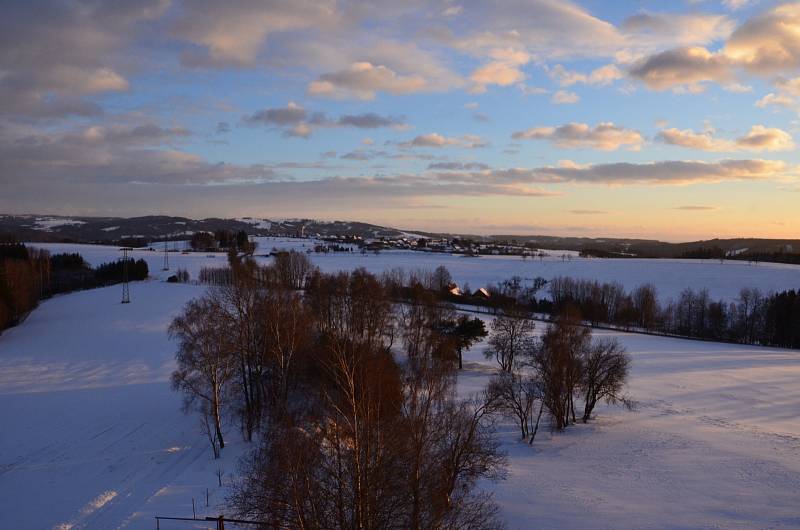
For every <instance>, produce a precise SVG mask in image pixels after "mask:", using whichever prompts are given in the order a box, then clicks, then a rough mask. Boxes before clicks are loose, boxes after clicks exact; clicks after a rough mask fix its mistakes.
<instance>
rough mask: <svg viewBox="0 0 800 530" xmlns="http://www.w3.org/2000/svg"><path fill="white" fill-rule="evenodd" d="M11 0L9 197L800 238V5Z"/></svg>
mask: <svg viewBox="0 0 800 530" xmlns="http://www.w3.org/2000/svg"><path fill="white" fill-rule="evenodd" d="M2 9H3V16H2V17H0V190H2V191H0V213H10V214H22V213H39V214H60V215H97V216H136V215H146V214H168V215H185V216H190V217H194V218H204V217H212V216H213V217H243V216H250V217H262V218H271V219H275V218H287V217H290V218H296V217H302V218H313V219H320V220H354V221H365V222H372V223H376V224H382V225H386V226H393V227H399V228H405V229H417V230H430V231H437V232H453V233H473V234H550V235H581V236H590V237H614V236H616V237H646V238H659V239H663V240H668V241H679V240H690V239H700V238H704V239H705V238H712V237H737V236H742V237H775V238H796V237H800V207H798V205H800V165H799V164H800V156H798V154H797V149H796V143H795V142H796V141H800V137H799V138H798V139H795V137H796V136H798V133H800V122H799V121H798V116H799V112H800V3H782V2H771V1H768V0H722V1H717V0H685V1H675V2H661V1H646V0H645V1H638V2H632V1H631V2H626V1H622V0H620V1H614V2H608V1H603V0H584V1H573V2H570V1H567V0H494V1H493V0H480V1H466V0H465V1H460V0H438V1H417V0H407V1H404V2H398V1H397V0H377V1H369V2H363V1H360V0H352V1H336V0H314V1H310V0H228V1H226V2H218V1H216V0H192V1H189V0H141V1H138V2H103V1H98V0H70V1H38V0H23V1H18V2H15V1H13V0H6V1H5V2H3V8H2Z"/></svg>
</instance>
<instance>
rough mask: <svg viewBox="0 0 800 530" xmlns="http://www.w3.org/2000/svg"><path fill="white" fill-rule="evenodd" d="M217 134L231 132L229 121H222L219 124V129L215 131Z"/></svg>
mask: <svg viewBox="0 0 800 530" xmlns="http://www.w3.org/2000/svg"><path fill="white" fill-rule="evenodd" d="M215 131H216V133H217V134H225V133H229V132H231V124H230V123H228V122H227V121H221V122H219V123H217V128H216V129H215Z"/></svg>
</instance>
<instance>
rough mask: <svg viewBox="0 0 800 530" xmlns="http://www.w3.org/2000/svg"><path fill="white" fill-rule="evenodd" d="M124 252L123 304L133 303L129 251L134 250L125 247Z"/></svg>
mask: <svg viewBox="0 0 800 530" xmlns="http://www.w3.org/2000/svg"><path fill="white" fill-rule="evenodd" d="M120 250H121V251H122V303H123V304H130V303H131V287H130V281H129V278H128V263H129V260H128V251H129V250H133V249H132V248H131V247H123V248H121V249H120Z"/></svg>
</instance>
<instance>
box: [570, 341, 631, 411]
mask: <svg viewBox="0 0 800 530" xmlns="http://www.w3.org/2000/svg"><path fill="white" fill-rule="evenodd" d="M629 366H630V357H629V356H628V354H627V353H626V352H625V348H623V347H622V345H621V344H620V343H619V342H618V341H617V340H614V339H612V340H595V341H593V342H592V345H591V346H590V347H589V348H588V349H587V350H586V351H585V352H584V355H583V363H582V369H583V374H582V378H581V390H582V393H583V402H584V406H583V418H582V419H583V422H584V423H586V422H587V421H589V419H590V418H591V416H592V411H593V410H594V407H595V405H597V402H598V401H600V400H605V401H606V402H608V403H622V404H623V405H625V406H626V407H629V408H630V407H631V405H632V403H631V400H630V399H629V398H628V397H627V396H625V395H623V394H622V389H623V387H624V386H625V381H626V380H627V378H628V370H629Z"/></svg>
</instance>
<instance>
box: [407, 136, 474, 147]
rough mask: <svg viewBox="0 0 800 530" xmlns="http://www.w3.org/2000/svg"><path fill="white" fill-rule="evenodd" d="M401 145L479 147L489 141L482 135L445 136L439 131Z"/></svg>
mask: <svg viewBox="0 0 800 530" xmlns="http://www.w3.org/2000/svg"><path fill="white" fill-rule="evenodd" d="M397 145H399V146H400V147H405V148H408V147H433V148H441V147H466V148H468V149H475V148H479V147H486V145H487V142H486V141H485V140H484V139H483V138H481V137H480V136H476V135H472V134H465V135H462V136H460V137H449V136H443V135H441V134H439V133H429V134H421V135H419V136H416V137H414V138H413V139H411V140H408V141H405V142H400V143H399V144H397Z"/></svg>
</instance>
